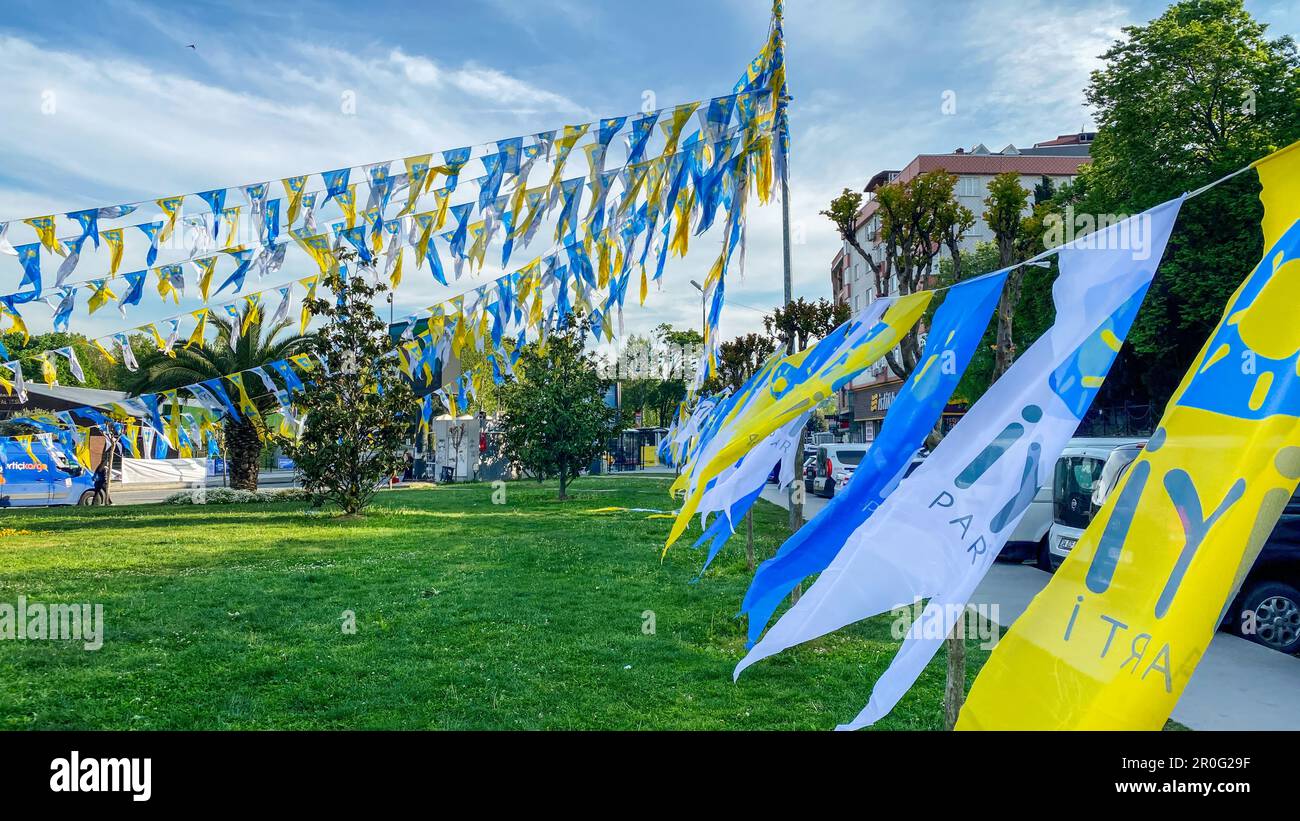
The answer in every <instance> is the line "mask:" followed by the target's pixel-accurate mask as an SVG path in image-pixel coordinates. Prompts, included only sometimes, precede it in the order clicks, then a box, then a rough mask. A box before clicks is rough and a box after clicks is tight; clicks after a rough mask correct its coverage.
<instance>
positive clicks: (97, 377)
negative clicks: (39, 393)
mask: <svg viewBox="0 0 1300 821" xmlns="http://www.w3.org/2000/svg"><path fill="white" fill-rule="evenodd" d="M0 341H2V342H3V344H4V348H5V350H6V351H7V352H8V354H9V355H8V357H6V359H8V360H10V361H12V360H18V361H21V362H22V364H23V375H24V377H25V378H27V379H29V380H33V381H44V380H43V379H42V378H41V371H40V366H39V364H38V362H37V360H36V357H37V355H39V354H41V353H44V352H47V351H50V352H51V353H50V355H49V360H50V364H52V365H53V366H54V369H55V371H56V372H57V373H58V380H59V384H60V385H75V386H78V387H85V388H102V389H106V390H116V389H118V385H119V384H120V383H119V381H118V379H117V377H118V372H117V369H116V368H114V367H113V365H112V364H110V363H109V362H108V361H107V360H105V359H104V358H103V357H102V356H99V355H98V354H94V353H92V352H91V351H92V349H91V347H90V341H89V340H88V339H87V338H86V337H85V336H83V335H82V334H74V333H68V332H66V331H53V332H51V333H44V334H37V335H35V336H31V337H28V338H27V339H25V340H24V339H23V337H22V335H21V334H17V333H7V334H4V335H3V336H0ZM67 347H71V348H72V350H73V353H74V354H75V355H76V357H77V362H78V364H80V365H81V371H82V375H83V376H84V377H85V378H84V379H77V378H76V377H75V376H73V375H72V365H71V363H70V362H69V361H68V359H67V357H65V356H63V355H62V354H57V353H52V352H53V351H54V350H56V349H58V348H67ZM123 370H125V369H123Z"/></svg>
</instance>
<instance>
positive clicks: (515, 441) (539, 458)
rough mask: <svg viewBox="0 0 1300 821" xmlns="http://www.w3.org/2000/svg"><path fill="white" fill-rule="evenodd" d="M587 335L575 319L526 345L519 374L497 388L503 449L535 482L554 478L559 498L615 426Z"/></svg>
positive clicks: (614, 415)
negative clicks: (557, 482)
mask: <svg viewBox="0 0 1300 821" xmlns="http://www.w3.org/2000/svg"><path fill="white" fill-rule="evenodd" d="M587 333H588V326H587V323H586V322H585V321H584V320H582V319H578V320H577V321H571V322H570V324H568V325H567V326H566V327H564V328H560V329H557V330H555V331H553V332H552V333H551V334H550V335H548V336H547V337H546V340H545V341H544V342H542V341H538V342H531V343H529V344H528V345H525V346H524V349H523V352H522V354H520V359H519V361H520V363H521V364H522V365H523V369H522V370H523V374H524V376H523V377H522V378H517V379H513V380H511V381H509V382H507V383H506V384H505V385H503V386H502V388H501V391H500V401H501V407H502V409H503V411H504V415H503V417H502V435H503V439H504V450H505V453H506V454H507V455H508V456H510V458H511V459H513V460H514V461H515V462H517V463H519V464H520V465H521V466H522V467H523V468H524V469H525V470H527V471H529V472H530V473H532V474H533V475H535V476H537V478H538V480H539V481H540V480H542V479H546V478H549V477H551V476H555V477H557V478H559V480H560V493H559V498H560V499H561V501H563V500H564V499H567V498H568V495H567V491H568V486H569V482H570V481H572V480H573V479H574V478H575V477H576V476H577V475H578V474H579V472H580V471H582V469H583V468H585V467H587V465H589V464H590V463H591V460H593V459H595V458H596V457H597V456H599V455H600V454H601V453H602V452H603V451H604V440H605V437H606V436H607V435H609V434H610V433H611V432H616V431H617V430H618V419H617V412H616V411H615V410H614V409H613V408H611V407H609V406H607V405H606V404H605V394H606V391H607V390H608V388H609V382H608V381H606V380H604V379H602V378H601V377H600V373H599V371H598V370H597V365H596V361H595V358H594V357H593V356H592V355H591V354H589V353H587V352H586V351H585V350H584V340H585V337H586V335H587Z"/></svg>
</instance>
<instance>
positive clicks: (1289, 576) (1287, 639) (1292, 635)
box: [1225, 493, 1300, 653]
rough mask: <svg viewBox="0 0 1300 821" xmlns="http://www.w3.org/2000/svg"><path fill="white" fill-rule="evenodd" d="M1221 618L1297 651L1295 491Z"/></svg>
mask: <svg viewBox="0 0 1300 821" xmlns="http://www.w3.org/2000/svg"><path fill="white" fill-rule="evenodd" d="M1226 621H1227V624H1226V625H1225V626H1226V627H1228V628H1229V629H1231V630H1232V631H1233V632H1235V633H1236V634H1237V635H1239V636H1243V637H1245V638H1248V639H1250V640H1251V641H1254V642H1257V643H1259V644H1262V645H1264V646H1265V647H1271V648H1272V649H1274V650H1279V651H1281V652H1283V653H1300V493H1297V494H1296V495H1295V496H1293V497H1291V501H1290V502H1289V503H1287V506H1286V511H1285V512H1284V513H1283V514H1282V518H1281V519H1279V520H1278V523H1277V527H1275V528H1274V529H1273V535H1272V536H1270V537H1269V540H1268V541H1267V542H1265V544H1264V547H1263V549H1261V550H1260V552H1259V557H1258V558H1256V559H1255V564H1254V566H1253V567H1252V568H1251V569H1250V572H1249V573H1247V574H1246V578H1245V580H1244V581H1243V582H1242V584H1241V592H1240V593H1238V594H1237V598H1236V599H1234V600H1233V606H1232V607H1230V608H1228V615H1227V619H1226Z"/></svg>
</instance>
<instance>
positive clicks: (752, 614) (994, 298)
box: [740, 271, 1007, 647]
mask: <svg viewBox="0 0 1300 821" xmlns="http://www.w3.org/2000/svg"><path fill="white" fill-rule="evenodd" d="M1006 279H1007V272H1006V271H998V272H996V273H993V274H989V275H988V276H984V277H980V278H979V279H972V280H970V281H968V282H963V283H960V284H958V285H955V286H953V287H952V288H951V289H949V291H948V294H947V296H946V298H945V299H944V301H943V304H942V305H941V306H939V310H938V311H937V312H936V313H935V316H934V322H933V324H932V325H931V327H930V330H929V334H928V336H927V338H926V345H925V352H924V354H923V355H922V356H921V362H920V364H919V366H918V367H917V368H916V370H915V371H913V373H912V375H911V377H910V378H909V379H908V380H907V383H906V384H905V385H903V387H902V389H901V390H900V391H899V393H898V399H897V400H895V402H894V404H893V406H892V407H890V409H889V415H888V417H886V419H885V426H884V428H883V429H882V430H881V431H880V435H879V436H877V437H876V441H875V442H874V443H873V444H872V445H871V449H870V450H869V451H868V452H867V455H866V456H865V457H864V458H863V460H862V464H860V465H858V467H857V470H856V471H854V474H853V478H852V479H851V480H850V481H849V485H848V487H846V488H845V489H843V490H841V491H839V492H837V493H836V494H835V497H834V498H833V499H831V501H830V502H829V503H828V504H827V505H826V507H825V508H824V509H823V510H822V512H821V513H819V514H818V515H817V518H815V519H813V520H812V521H811V522H809V523H808V524H806V525H804V526H803V527H802V528H800V529H799V530H798V531H796V532H795V534H794V535H793V536H791V537H790V538H789V539H788V540H786V542H785V544H783V545H782V546H781V549H780V550H779V551H777V553H776V555H775V556H773V557H772V558H770V559H768V560H767V561H765V562H763V563H762V564H761V565H759V567H758V570H757V571H755V573H754V580H753V581H752V582H751V583H750V586H749V591H748V592H747V593H746V594H745V600H744V602H743V603H742V605H741V608H740V609H741V612H742V613H746V614H748V615H749V646H750V647H752V646H753V645H754V642H756V641H757V640H758V637H759V635H760V634H761V633H762V632H763V628H765V627H767V623H768V621H769V620H770V619H771V618H772V613H773V612H774V611H775V610H776V608H777V606H778V605H779V604H780V603H781V601H782V599H784V598H785V596H786V595H788V594H789V593H790V591H792V590H794V588H795V587H796V586H798V585H799V584H800V583H801V582H803V580H804V579H806V578H808V577H809V576H811V575H813V574H815V573H820V572H821V571H823V570H825V569H826V566H827V565H828V564H830V563H831V560H832V559H834V558H835V554H836V553H838V552H839V550H840V548H841V547H843V546H844V544H845V542H847V541H848V538H849V536H850V534H852V533H853V531H855V530H857V529H858V527H860V526H861V525H862V523H863V522H865V521H866V520H867V518H868V517H869V516H871V514H872V513H874V512H875V510H876V509H877V508H879V507H880V505H881V504H882V503H883V502H884V501H885V497H886V496H888V495H889V494H890V493H891V492H892V491H893V489H894V488H895V487H897V486H898V483H899V481H900V480H901V479H902V476H903V473H904V471H905V470H906V469H907V466H908V464H910V463H911V459H912V455H913V454H914V453H916V451H917V450H918V449H919V448H920V447H921V445H922V444H923V443H924V442H925V437H926V436H927V435H929V433H930V431H932V430H933V429H934V425H935V422H936V421H937V420H938V419H939V415H940V414H942V413H943V409H944V407H945V406H946V405H947V404H948V400H949V398H950V397H951V396H952V392H953V391H954V390H955V389H956V388H957V383H958V382H960V381H961V377H962V374H963V373H965V372H966V366H967V365H968V364H970V360H971V356H972V355H973V354H974V353H975V349H976V347H977V346H978V345H979V343H980V340H981V339H982V338H983V337H984V331H985V329H986V328H987V327H988V322H989V317H990V316H992V315H993V311H994V309H995V308H997V304H998V298H999V297H1000V296H1001V294H1002V287H1003V285H1004V284H1005V283H1006Z"/></svg>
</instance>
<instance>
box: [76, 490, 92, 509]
mask: <svg viewBox="0 0 1300 821" xmlns="http://www.w3.org/2000/svg"><path fill="white" fill-rule="evenodd" d="M94 503H95V491H93V490H88V491H86V492H85V493H83V494H81V498H80V499H78V500H77V505H78V506H81V507H88V506H90V505H93V504H94Z"/></svg>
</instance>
